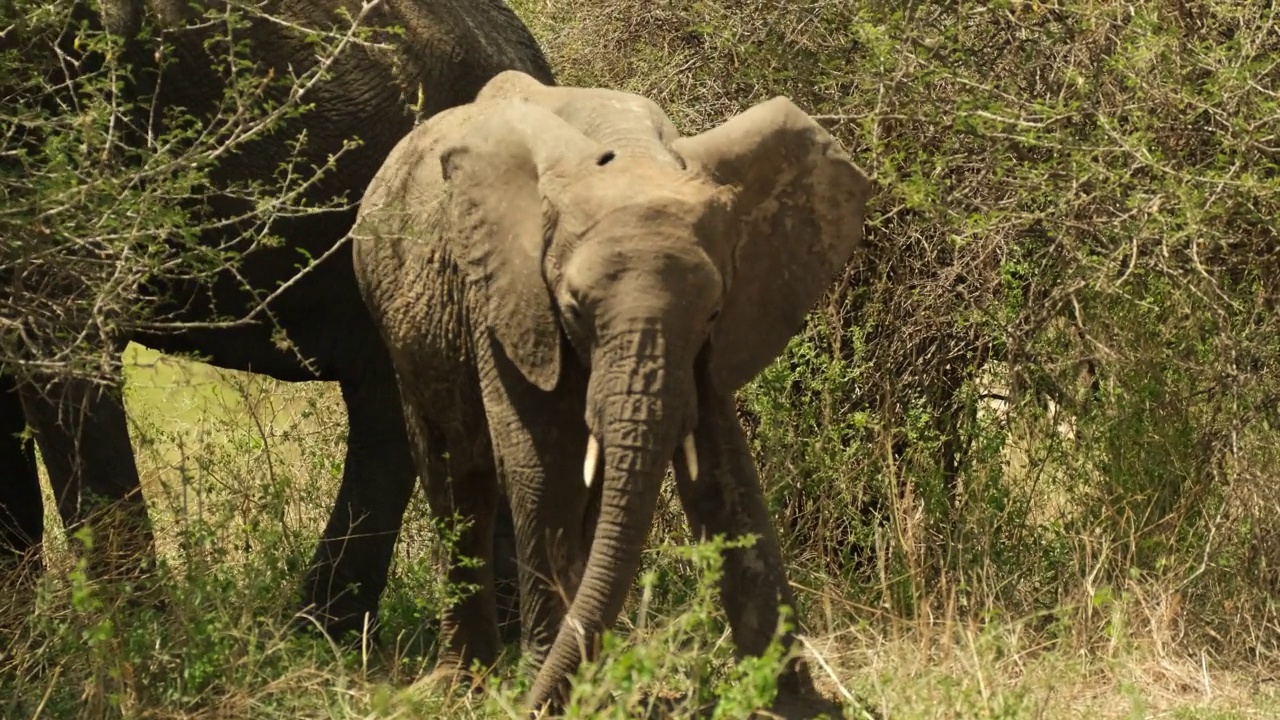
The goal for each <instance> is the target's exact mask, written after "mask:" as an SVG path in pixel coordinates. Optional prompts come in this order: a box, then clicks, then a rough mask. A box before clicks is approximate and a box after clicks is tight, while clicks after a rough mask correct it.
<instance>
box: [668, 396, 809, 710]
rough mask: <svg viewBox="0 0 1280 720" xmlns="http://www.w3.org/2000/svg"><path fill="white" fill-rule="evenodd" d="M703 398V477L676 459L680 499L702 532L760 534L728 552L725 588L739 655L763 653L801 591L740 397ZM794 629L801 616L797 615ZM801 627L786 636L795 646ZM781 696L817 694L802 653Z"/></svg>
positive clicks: (699, 437) (782, 683) (699, 436)
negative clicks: (764, 488) (793, 582)
mask: <svg viewBox="0 0 1280 720" xmlns="http://www.w3.org/2000/svg"><path fill="white" fill-rule="evenodd" d="M700 394H701V395H702V397H701V402H700V404H699V416H700V420H699V425H698V429H697V432H696V433H695V436H696V442H697V453H696V454H697V460H698V469H699V472H698V477H697V480H693V479H692V478H691V477H690V475H689V472H688V470H687V469H686V467H685V463H684V462H683V460H682V459H681V461H680V462H676V463H674V465H675V471H676V487H677V491H678V492H679V495H680V502H681V504H682V506H683V507H684V510H685V514H686V516H687V517H688V520H689V526H690V530H691V531H692V534H693V536H694V537H695V538H702V539H710V538H712V537H714V536H716V535H723V536H724V537H725V539H727V540H729V541H736V540H739V539H741V538H743V537H744V536H746V535H755V536H756V540H755V543H754V544H753V545H751V546H749V547H742V548H734V549H729V550H726V551H725V553H724V568H723V569H724V573H723V576H722V579H721V581H720V594H721V598H722V599H723V602H724V608H725V612H726V614H727V615H728V619H729V625H730V628H731V630H732V632H733V640H734V644H735V645H736V647H737V651H738V653H739V654H746V655H754V656H759V655H761V654H763V653H764V652H765V650H767V649H768V647H769V644H770V642H772V640H773V638H774V637H775V633H776V631H777V628H778V622H779V619H780V617H781V608H782V607H784V606H785V607H788V608H791V609H792V611H794V608H795V597H794V595H793V594H792V592H791V586H790V584H788V582H787V578H786V574H785V572H784V566H783V561H782V552H781V550H780V549H779V546H778V538H777V535H776V534H775V533H774V530H773V525H772V523H771V522H770V521H769V516H768V511H767V508H766V507H765V503H764V497H763V495H762V493H761V490H760V479H759V476H758V474H757V472H756V468H755V463H754V461H753V460H752V458H751V453H750V449H749V448H748V446H747V441H746V437H745V436H744V435H743V432H742V426H741V424H740V423H739V421H738V418H737V415H736V413H735V409H734V403H733V398H732V396H730V397H715V396H714V395H712V393H711V392H709V391H703V392H701V393H700ZM789 623H790V624H791V625H792V626H793V627H794V625H795V618H794V617H792V618H789ZM794 640H795V632H794V630H788V631H786V632H785V633H783V635H782V638H781V641H782V643H783V645H784V646H785V647H786V648H787V649H790V647H791V645H792V644H793V642H794ZM778 695H779V701H780V702H783V703H793V702H794V700H795V698H798V697H804V698H816V697H817V692H816V691H815V690H814V687H813V682H812V679H811V678H810V676H809V671H808V669H807V667H806V665H805V663H804V662H803V660H801V659H800V658H793V659H791V660H789V661H788V662H787V665H786V667H785V668H784V670H783V672H782V675H781V676H780V677H779V678H778Z"/></svg>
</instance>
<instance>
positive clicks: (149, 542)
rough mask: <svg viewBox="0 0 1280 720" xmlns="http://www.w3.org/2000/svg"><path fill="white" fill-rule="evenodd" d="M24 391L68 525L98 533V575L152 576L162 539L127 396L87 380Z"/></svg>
mask: <svg viewBox="0 0 1280 720" xmlns="http://www.w3.org/2000/svg"><path fill="white" fill-rule="evenodd" d="M20 392H21V396H22V403H23V406H24V409H25V414H26V417H27V419H28V420H29V421H30V423H31V425H32V427H33V428H34V429H35V434H36V440H37V442H38V443H39V445H40V451H41V454H42V455H43V456H44V462H45V466H46V467H47V468H48V470H49V480H50V484H51V485H52V486H53V494H54V498H55V500H56V501H57V504H58V512H59V514H60V515H61V516H62V522H63V524H64V526H65V527H66V529H67V531H68V532H72V533H74V532H75V531H77V530H79V529H80V528H81V527H85V526H87V527H89V528H90V529H91V530H93V535H92V541H93V545H92V551H91V552H90V567H91V568H92V570H93V571H94V572H95V574H97V575H100V576H105V577H115V576H118V575H119V576H127V577H134V576H137V575H138V571H139V570H143V571H145V570H146V569H147V568H149V566H150V565H151V564H152V563H153V562H154V560H155V541H154V539H153V537H152V533H151V522H150V519H149V517H148V516H147V506H146V502H145V501H144V499H143V496H142V486H141V483H140V482H139V481H138V468H137V465H136V464H135V461H134V456H133V445H132V443H131V441H130V439H129V426H128V421H127V419H126V417H125V409H124V402H123V400H122V399H121V397H120V395H119V394H118V393H117V392H115V391H114V390H113V389H112V388H106V387H102V386H100V385H97V384H94V383H91V382H88V381H84V380H69V381H63V382H56V383H53V384H51V385H49V386H48V387H47V388H37V387H34V386H23V387H22V388H21V390H20Z"/></svg>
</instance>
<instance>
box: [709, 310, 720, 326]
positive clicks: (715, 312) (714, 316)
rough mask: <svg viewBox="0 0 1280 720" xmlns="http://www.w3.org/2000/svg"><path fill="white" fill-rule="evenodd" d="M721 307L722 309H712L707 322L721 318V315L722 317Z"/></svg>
mask: <svg viewBox="0 0 1280 720" xmlns="http://www.w3.org/2000/svg"><path fill="white" fill-rule="evenodd" d="M721 309H722V308H716V309H715V310H712V311H711V316H710V317H708V318H707V323H708V324H710V323H713V322H715V321H716V320H717V319H719V317H720V310H721Z"/></svg>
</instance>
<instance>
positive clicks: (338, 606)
mask: <svg viewBox="0 0 1280 720" xmlns="http://www.w3.org/2000/svg"><path fill="white" fill-rule="evenodd" d="M292 625H293V627H294V628H295V629H297V630H301V631H304V632H315V631H319V632H321V633H323V634H325V635H328V636H329V637H330V638H331V639H333V640H334V641H335V642H353V643H355V644H358V643H359V642H360V641H361V640H362V639H363V638H371V637H376V636H377V631H378V626H379V623H378V597H377V596H376V595H373V596H372V597H370V594H369V593H366V592H364V591H363V589H362V587H361V586H360V584H359V583H358V582H357V581H353V580H350V579H343V578H340V577H339V576H338V574H337V573H336V572H335V568H334V564H333V563H332V562H320V563H313V564H312V567H311V569H310V571H308V572H307V576H306V578H305V579H304V580H303V581H302V602H301V607H300V608H299V610H298V613H297V614H296V615H295V616H294V618H293V622H292Z"/></svg>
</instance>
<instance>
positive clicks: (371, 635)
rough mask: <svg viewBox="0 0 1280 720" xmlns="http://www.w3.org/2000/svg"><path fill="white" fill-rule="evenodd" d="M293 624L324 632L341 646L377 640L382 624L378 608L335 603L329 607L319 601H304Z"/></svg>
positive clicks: (310, 631) (306, 630)
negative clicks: (336, 606) (346, 606)
mask: <svg viewBox="0 0 1280 720" xmlns="http://www.w3.org/2000/svg"><path fill="white" fill-rule="evenodd" d="M289 625H290V627H291V628H292V629H293V630H295V631H297V632H300V633H304V634H317V635H324V636H326V637H328V638H329V639H330V640H332V641H333V642H334V643H336V644H337V645H338V646H340V647H359V646H360V645H362V644H364V643H373V644H376V643H377V642H378V640H377V638H378V630H379V628H380V624H379V622H378V614H377V611H376V610H362V609H357V608H355V607H348V608H345V609H344V608H335V607H334V605H333V604H331V605H329V607H328V608H327V611H326V610H324V609H320V607H319V606H318V605H317V604H316V603H307V604H306V605H304V606H303V607H302V609H301V610H299V611H298V612H297V613H295V614H294V616H293V620H292V621H291V622H290V623H289Z"/></svg>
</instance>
